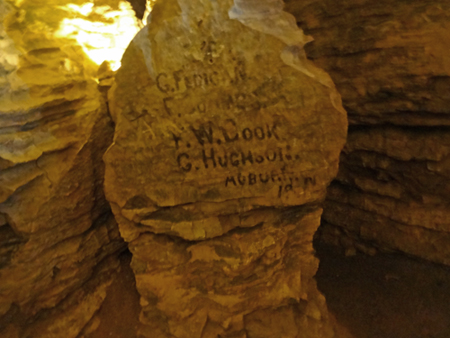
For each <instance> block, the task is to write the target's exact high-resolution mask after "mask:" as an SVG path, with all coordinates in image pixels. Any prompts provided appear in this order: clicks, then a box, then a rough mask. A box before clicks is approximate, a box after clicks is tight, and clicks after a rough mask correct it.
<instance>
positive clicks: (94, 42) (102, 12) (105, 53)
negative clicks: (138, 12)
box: [56, 1, 141, 70]
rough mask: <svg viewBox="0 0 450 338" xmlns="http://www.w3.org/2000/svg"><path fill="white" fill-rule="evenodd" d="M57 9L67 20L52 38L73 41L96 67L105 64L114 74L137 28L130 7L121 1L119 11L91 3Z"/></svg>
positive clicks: (136, 21) (138, 26)
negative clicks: (108, 64)
mask: <svg viewBox="0 0 450 338" xmlns="http://www.w3.org/2000/svg"><path fill="white" fill-rule="evenodd" d="M60 8H62V9H64V10H65V11H67V12H68V15H67V16H68V18H65V19H64V20H63V21H62V22H61V25H60V27H59V30H58V31H57V32H56V36H57V37H62V38H74V39H76V40H77V41H78V43H79V44H80V46H81V47H82V48H83V50H84V52H85V53H86V54H87V55H88V56H89V57H90V58H91V59H92V61H94V62H95V63H96V64H98V65H100V64H102V63H103V61H109V63H110V65H111V69H112V70H117V69H118V68H119V67H120V60H121V59H122V55H123V53H124V52H125V49H126V48H127V47H128V44H129V43H130V41H131V40H132V39H133V38H134V36H135V35H136V33H137V32H138V31H139V29H140V28H141V27H140V23H139V22H138V19H137V18H136V16H135V13H134V11H133V9H132V7H131V5H130V4H129V3H128V2H125V1H122V2H120V4H119V10H113V9H112V8H111V7H109V6H99V7H94V4H93V3H85V4H83V5H81V6H79V5H75V4H69V5H66V6H62V7H60ZM89 16H93V17H94V18H95V21H94V20H93V19H91V20H90V19H89ZM99 17H100V18H101V19H100V20H101V21H99V19H98V18H99Z"/></svg>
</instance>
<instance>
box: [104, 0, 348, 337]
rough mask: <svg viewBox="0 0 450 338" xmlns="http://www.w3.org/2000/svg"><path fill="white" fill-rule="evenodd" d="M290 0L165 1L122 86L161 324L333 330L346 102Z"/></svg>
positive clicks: (148, 309)
mask: <svg viewBox="0 0 450 338" xmlns="http://www.w3.org/2000/svg"><path fill="white" fill-rule="evenodd" d="M281 5H282V3H281V2H279V1H262V2H261V1H257V2H254V1H253V2H251V1H236V2H235V3H233V1H229V0H222V1H209V0H208V1H206V0H195V1H192V0H178V1H176V0H166V1H160V2H157V4H156V6H155V7H154V9H153V12H152V14H151V20H150V23H149V25H148V26H146V27H145V28H144V29H143V30H142V31H141V32H140V33H139V34H138V35H137V36H136V38H135V39H134V40H133V42H132V43H131V45H130V46H129V48H128V50H127V51H126V53H125V55H124V58H123V62H122V68H121V69H120V70H119V72H118V74H117V77H116V84H115V86H114V87H113V90H112V92H111V108H112V115H113V118H114V119H115V123H116V130H115V136H114V143H113V144H112V146H111V147H110V148H109V150H108V151H107V153H106V154H105V157H104V159H105V162H106V179H105V188H106V194H107V199H108V200H109V201H110V203H111V205H112V208H113V212H114V214H115V217H116V219H117V221H118V223H119V228H120V231H121V234H122V236H123V237H124V238H125V240H126V241H127V242H128V243H129V247H130V250H131V252H132V253H133V261H132V267H133V270H134V272H135V275H136V281H137V287H138V291H139V292H140V294H141V305H142V314H141V322H142V323H143V328H142V330H141V334H142V335H144V336H146V337H158V338H159V337H161V338H162V337H176V338H207V337H211V338H212V337H222V338H224V337H230V338H231V337H248V338H250V337H292V338H293V337H311V338H312V337H333V336H335V334H336V333H335V328H334V327H333V325H332V323H331V320H330V318H329V315H328V313H327V309H326V304H325V300H324V298H323V297H322V296H321V295H320V293H319V292H318V290H317V288H316V285H315V281H314V280H313V276H314V274H315V271H316V268H317V259H316V258H315V257H314V253H313V248H312V237H313V234H314V233H315V231H316V229H317V227H318V225H319V222H320V216H321V212H322V209H321V203H322V201H323V199H324V197H325V190H326V187H327V185H328V184H329V182H330V181H331V180H332V178H333V177H334V175H335V174H336V172H337V166H338V156H339V152H340V150H341V148H342V147H343V144H344V142H345V137H346V124H347V121H346V113H345V111H344V110H343V108H342V106H341V103H340V97H339V94H338V93H337V92H336V90H335V88H334V85H333V83H332V82H331V80H330V78H329V77H328V75H327V74H326V73H324V72H323V71H321V70H320V69H318V68H316V67H315V66H314V65H313V64H311V63H310V62H308V61H307V60H306V57H305V55H304V52H303V45H304V44H305V43H306V42H308V41H309V39H308V38H307V37H305V36H304V35H303V33H302V31H301V30H299V29H298V28H297V26H296V23H295V20H294V18H293V17H292V16H291V15H289V14H287V13H285V12H283V11H282V6H281Z"/></svg>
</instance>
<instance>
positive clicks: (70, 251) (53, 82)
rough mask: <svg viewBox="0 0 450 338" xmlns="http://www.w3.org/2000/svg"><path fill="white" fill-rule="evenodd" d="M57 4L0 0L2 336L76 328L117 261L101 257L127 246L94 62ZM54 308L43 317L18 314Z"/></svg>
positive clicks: (62, 333) (68, 333)
mask: <svg viewBox="0 0 450 338" xmlns="http://www.w3.org/2000/svg"><path fill="white" fill-rule="evenodd" d="M59 5H61V1H58V2H56V1H55V2H44V1H26V0H24V1H20V2H19V1H18V2H17V3H16V4H14V3H13V2H5V1H0V48H1V52H0V317H2V318H3V316H6V317H4V318H8V320H6V322H7V323H8V325H6V327H5V326H4V325H3V324H2V327H1V328H0V331H1V332H0V336H2V337H10V336H12V337H14V332H16V334H17V336H20V337H25V336H33V337H76V336H77V335H78V334H79V333H80V331H81V330H82V329H83V327H85V325H86V324H87V323H88V322H89V321H90V320H91V318H92V316H93V315H94V313H95V312H96V310H97V309H98V308H99V307H100V305H101V303H102V300H103V298H104V296H105V295H104V292H105V288H106V286H107V284H108V277H106V276H107V273H110V272H108V269H109V270H110V269H111V268H113V269H114V268H116V267H117V262H115V261H114V260H112V261H110V262H109V264H107V265H106V266H103V268H97V266H98V264H99V263H100V262H101V261H102V260H104V259H105V258H106V257H108V256H109V255H111V254H113V253H115V252H116V251H117V250H118V249H120V248H121V247H122V241H121V239H120V236H119V233H118V231H117V225H116V224H115V222H114V219H113V217H112V215H111V214H110V211H109V207H108V204H107V203H106V201H105V199H104V195H103V191H102V179H103V165H102V161H101V157H102V155H103V152H104V150H105V149H106V147H107V146H108V145H109V143H110V142H111V141H112V132H113V129H112V125H111V121H110V119H109V117H108V115H107V112H106V107H105V104H104V102H103V101H102V99H101V95H100V94H99V92H98V90H97V84H96V82H95V80H94V79H93V78H92V73H93V71H92V69H93V67H94V65H93V63H92V62H91V61H90V60H89V59H88V58H87V57H86V56H85V55H84V53H83V52H82V50H81V48H80V47H79V46H78V45H77V42H76V40H71V39H58V38H56V37H55V36H54V34H55V32H56V31H57V30H58V29H59V23H60V21H61V20H62V19H63V17H62V16H60V14H62V12H60V11H59V10H58V6H59ZM96 269H97V273H96V274H94V270H96ZM94 275H95V276H96V277H95V278H92V276H94ZM88 285H89V286H88ZM75 290H77V291H76V292H75ZM80 299H84V300H85V301H81V302H80ZM53 307H56V309H54V310H52V312H49V313H48V317H47V319H45V320H43V322H42V321H41V320H37V321H33V324H32V325H30V326H26V325H21V324H20V322H17V321H16V320H15V319H16V318H17V317H20V318H25V319H27V320H29V319H31V318H33V316H35V315H36V316H39V314H40V313H41V311H42V310H48V309H50V308H53ZM61 309H63V310H61ZM40 319H42V317H40ZM2 323H5V321H4V320H3V319H2ZM56 323H57V324H56ZM9 324H10V325H9ZM14 324H17V325H18V326H17V327H15V326H14ZM4 330H6V331H4Z"/></svg>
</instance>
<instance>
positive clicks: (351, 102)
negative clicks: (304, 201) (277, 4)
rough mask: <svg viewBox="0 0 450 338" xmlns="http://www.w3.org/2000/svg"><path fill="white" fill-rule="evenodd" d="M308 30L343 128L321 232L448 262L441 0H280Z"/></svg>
mask: <svg viewBox="0 0 450 338" xmlns="http://www.w3.org/2000/svg"><path fill="white" fill-rule="evenodd" d="M287 9H288V10H289V11H290V12H291V13H293V14H294V15H295V16H296V18H297V21H298V23H299V25H300V26H301V27H302V28H303V29H304V30H305V31H306V32H307V33H308V34H311V35H312V36H313V37H314V42H312V43H311V44H309V45H308V46H307V48H306V50H307V54H308V56H309V57H310V58H311V59H313V60H314V62H316V63H317V64H318V65H320V66H321V67H323V68H324V69H325V70H327V71H328V72H329V74H330V75H331V77H332V78H333V80H334V82H335V83H336V86H337V88H338V90H339V92H340V93H341V95H342V99H343V103H344V107H345V108H346V110H347V111H348V114H349V122H350V128H349V137H348V141H347V144H346V146H345V149H344V152H343V154H342V156H341V163H340V171H339V174H338V178H337V180H336V181H335V182H334V183H333V184H332V185H331V187H330V189H329V195H328V198H327V203H326V207H325V211H324V216H323V218H324V226H323V235H324V238H325V239H326V240H327V241H332V242H335V243H340V244H342V245H344V246H345V247H346V248H347V249H349V250H350V251H351V250H353V249H354V248H355V246H356V248H357V249H361V250H363V251H367V252H369V253H373V252H375V251H374V249H381V250H399V251H402V252H406V253H408V254H411V255H415V256H419V257H422V258H426V259H429V260H432V261H435V262H440V263H445V264H450V251H449V247H450V246H449V244H450V221H449V219H450V218H449V217H448V216H449V210H450V208H449V203H450V201H449V196H450V190H449V187H450V185H449V183H450V174H449V173H450V162H449V161H450V157H449V155H450V154H449V135H450V134H449V131H450V130H449V125H450V115H449V113H450V95H449V93H450V90H449V89H450V58H449V56H448V43H447V41H448V40H449V38H450V21H449V18H450V6H449V3H448V2H446V1H396V2H391V1H377V2H372V1H365V0H363V1H360V0H345V1H331V0H330V1H328V0H308V1H302V2H299V1H293V0H291V1H289V0H288V1H287Z"/></svg>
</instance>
